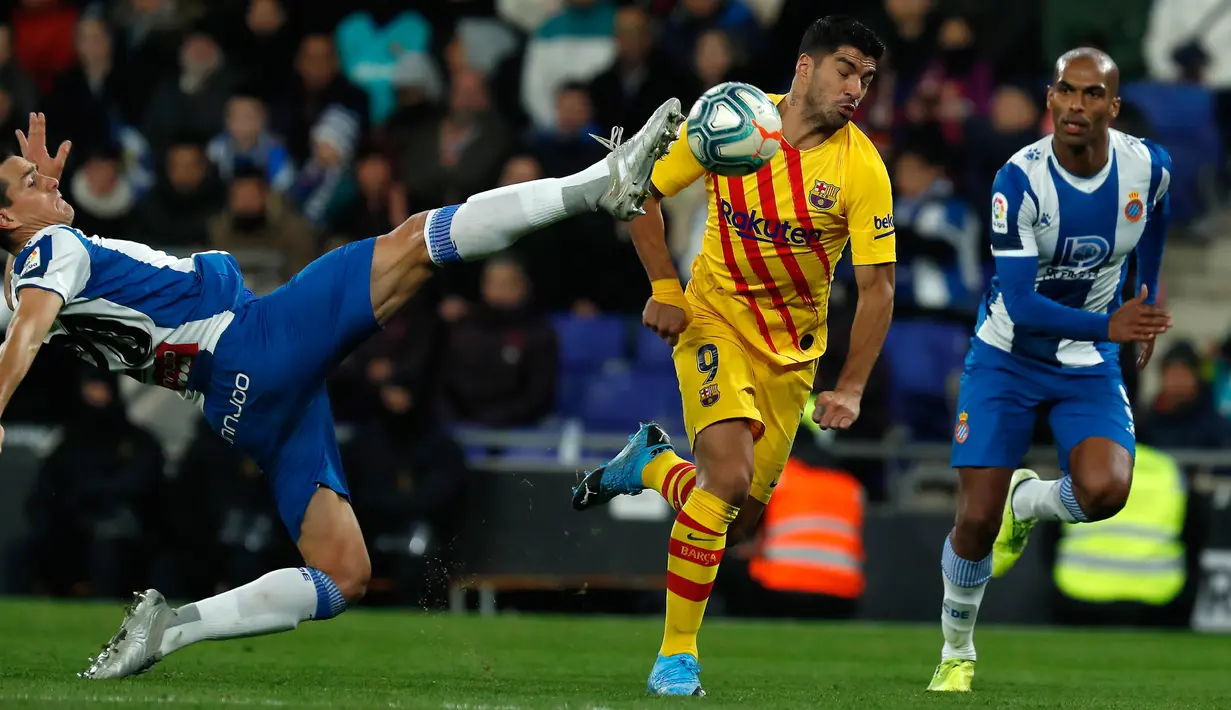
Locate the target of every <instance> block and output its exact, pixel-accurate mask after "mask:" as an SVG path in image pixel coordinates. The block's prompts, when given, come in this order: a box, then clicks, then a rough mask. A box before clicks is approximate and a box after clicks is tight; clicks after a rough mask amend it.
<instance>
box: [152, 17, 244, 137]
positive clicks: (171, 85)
mask: <svg viewBox="0 0 1231 710" xmlns="http://www.w3.org/2000/svg"><path fill="white" fill-rule="evenodd" d="M179 69H180V71H179V74H178V75H177V76H172V77H168V78H167V79H165V80H164V81H163V82H162V85H161V86H160V87H159V88H158V90H157V91H156V92H155V93H154V96H153V98H151V99H150V106H149V108H148V109H146V111H145V120H144V122H143V124H142V133H144V134H145V137H146V139H147V140H149V142H150V146H151V147H152V148H153V149H154V152H155V153H156V154H157V153H162V152H163V151H165V150H166V149H167V147H168V146H170V144H171V142H172V141H173V140H174V137H175V136H177V135H181V134H183V133H185V132H189V133H193V134H195V135H202V136H214V135H217V134H218V133H220V132H221V131H222V129H223V125H224V124H223V113H224V111H225V109H226V103H227V98H228V97H230V96H231V94H232V93H233V92H234V90H235V87H236V85H237V82H238V79H239V77H238V75H237V74H236V70H235V69H234V68H233V67H230V66H228V65H227V63H226V59H225V57H223V55H222V50H221V49H220V48H219V47H218V42H217V40H215V39H214V37H213V36H212V35H211V34H210V33H209V32H207V31H205V30H204V29H198V30H195V31H193V32H191V33H189V34H188V36H187V37H185V38H184V42H183V43H182V44H181V45H180V53H179Z"/></svg>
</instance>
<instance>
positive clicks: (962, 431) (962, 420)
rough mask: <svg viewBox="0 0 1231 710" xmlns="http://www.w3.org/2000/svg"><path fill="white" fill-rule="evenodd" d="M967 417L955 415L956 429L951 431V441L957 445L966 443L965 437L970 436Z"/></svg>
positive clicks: (963, 414)
mask: <svg viewBox="0 0 1231 710" xmlns="http://www.w3.org/2000/svg"><path fill="white" fill-rule="evenodd" d="M968 418H969V417H968V415H967V414H966V412H962V413H961V414H959V415H957V428H956V429H954V430H953V440H954V441H956V442H957V443H959V444H962V443H965V442H966V437H968V436H970V424H969V423H967V421H966V420H967V419H968Z"/></svg>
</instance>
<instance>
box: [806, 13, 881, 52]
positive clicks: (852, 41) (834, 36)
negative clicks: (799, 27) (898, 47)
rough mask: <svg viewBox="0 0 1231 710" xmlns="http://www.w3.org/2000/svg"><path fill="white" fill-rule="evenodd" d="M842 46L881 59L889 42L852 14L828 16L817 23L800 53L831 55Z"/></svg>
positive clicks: (812, 26) (809, 31)
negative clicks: (886, 42)
mask: <svg viewBox="0 0 1231 710" xmlns="http://www.w3.org/2000/svg"><path fill="white" fill-rule="evenodd" d="M838 47H854V48H855V49H857V50H859V51H860V52H862V53H863V54H866V55H867V56H869V57H871V58H873V59H880V58H881V56H883V55H884V54H885V42H884V40H882V39H881V38H880V37H877V36H876V33H875V32H873V31H872V30H871V29H870V28H869V27H868V26H867V25H865V24H863V23H862V22H860V21H859V20H856V19H855V18H853V17H850V16H849V15H827V16H825V17H822V18H821V19H819V20H817V21H816V22H813V23H812V25H811V26H810V27H808V31H807V32H804V39H803V41H802V42H800V43H799V53H800V54H807V55H808V56H810V57H812V58H814V59H815V58H816V57H817V56H818V55H822V54H830V53H832V52H834V51H836V50H837V49H838Z"/></svg>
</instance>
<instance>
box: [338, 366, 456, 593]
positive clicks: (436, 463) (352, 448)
mask: <svg viewBox="0 0 1231 710" xmlns="http://www.w3.org/2000/svg"><path fill="white" fill-rule="evenodd" d="M379 362H380V361H378V360H377V361H371V363H372V364H371V365H370V367H369V369H371V368H372V367H373V366H376V365H378V364H379ZM401 374H405V373H401ZM373 411H374V412H375V417H374V418H373V419H371V420H370V421H369V422H368V423H367V424H366V425H365V426H362V427H360V428H359V429H358V432H357V435H356V437H355V438H354V439H353V440H352V441H351V442H349V443H348V444H347V445H345V446H344V447H343V448H342V459H343V465H344V466H346V469H347V471H348V473H349V476H350V479H351V481H352V485H351V489H352V493H353V496H354V500H355V501H356V504H355V505H356V512H357V514H358V515H361V516H363V521H364V523H363V529H364V536H365V539H366V540H367V543H368V548H369V549H370V550H371V551H372V554H373V556H374V557H375V558H376V560H375V562H374V565H373V567H374V568H375V569H383V570H389V572H388V574H389V576H390V577H392V578H393V581H394V588H395V589H396V597H395V601H397V602H399V603H402V604H408V605H415V606H420V605H424V604H425V603H428V601H427V599H426V597H427V596H428V595H429V589H430V587H432V586H435V587H436V590H437V593H439V590H440V589H441V588H442V587H443V586H444V585H443V584H442V582H443V581H444V579H445V575H444V574H443V572H444V571H445V570H447V569H448V567H449V566H450V563H451V562H452V558H453V555H454V553H453V550H452V544H451V543H452V540H453V538H454V537H455V535H456V534H457V532H458V527H457V525H458V521H460V520H461V519H462V514H463V512H464V510H465V508H464V503H465V498H464V494H465V491H466V487H467V484H468V477H469V476H468V471H467V468H466V458H465V454H464V452H463V451H462V449H461V447H460V446H458V444H457V443H456V442H455V441H454V440H453V439H452V437H451V436H450V435H449V433H448V431H447V430H446V429H445V427H444V426H442V424H441V423H440V422H439V421H438V420H437V419H436V417H434V416H433V414H432V411H431V406H430V399H428V400H423V399H420V398H418V397H417V396H416V395H415V394H413V391H412V389H411V388H410V387H409V386H403V385H395V384H386V385H385V386H383V387H382V388H381V394H380V400H379V405H378V406H377V408H376V409H375V410H373Z"/></svg>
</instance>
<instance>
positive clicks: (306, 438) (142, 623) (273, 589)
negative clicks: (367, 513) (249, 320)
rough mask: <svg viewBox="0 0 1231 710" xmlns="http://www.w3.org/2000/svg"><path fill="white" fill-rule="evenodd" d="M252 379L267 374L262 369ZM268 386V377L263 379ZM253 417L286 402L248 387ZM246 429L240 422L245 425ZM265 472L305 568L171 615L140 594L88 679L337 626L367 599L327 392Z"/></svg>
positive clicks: (161, 603) (264, 464) (150, 595)
mask: <svg viewBox="0 0 1231 710" xmlns="http://www.w3.org/2000/svg"><path fill="white" fill-rule="evenodd" d="M254 373H255V374H254V375H253V378H254V379H255V378H259V377H260V375H262V374H264V373H261V372H260V371H259V370H254ZM262 379H263V378H262ZM249 392H251V393H252V394H253V400H245V402H246V403H248V402H251V404H252V407H253V408H252V409H250V410H248V412H246V413H247V414H250V415H257V416H260V415H262V414H265V415H268V418H269V419H271V420H276V419H277V417H276V410H274V409H273V408H274V407H277V405H278V404H279V403H278V402H271V401H270V398H265V401H264V402H261V401H259V400H260V399H262V395H264V394H266V393H264V392H262V391H260V390H259V389H256V388H255V387H250V388H249ZM241 420H242V417H241ZM253 455H255V456H258V462H259V463H260V465H261V468H262V469H263V470H264V471H265V472H266V474H267V475H268V477H269V479H270V483H271V485H272V487H273V489H274V498H275V501H276V503H277V506H278V511H279V513H280V514H281V517H282V520H283V523H284V524H285V525H286V527H287V530H288V531H289V532H290V533H291V536H292V538H293V539H295V540H296V543H297V544H298V546H299V550H300V552H301V554H302V555H303V558H304V566H303V567H298V568H286V569H280V570H275V571H273V572H270V573H268V574H266V575H264V576H262V577H260V578H259V579H256V580H255V581H252V582H249V583H248V584H245V585H243V586H241V587H237V588H235V589H231V590H228V591H226V592H223V593H222V594H218V595H216V596H213V597H210V598H208V599H203V600H201V601H198V602H195V603H192V604H187V605H185V606H182V607H179V608H178V609H172V608H171V607H170V606H168V605H167V602H166V600H165V599H164V598H163V596H162V595H161V594H159V593H158V591H157V590H153V589H150V590H146V591H145V592H141V593H138V594H137V595H136V599H135V601H134V604H133V605H132V606H131V607H130V608H129V610H128V612H127V613H126V615H125V619H124V622H123V624H122V625H121V627H120V631H119V632H118V633H117V634H116V636H115V637H113V638H112V640H111V642H110V643H108V644H107V646H106V647H104V650H103V652H102V653H101V654H99V656H98V658H96V659H92V661H91V665H90V668H89V669H87V670H86V671H85V672H84V673H82V674H81V675H82V677H84V678H90V679H95V680H103V679H113V678H124V677H127V676H130V675H135V674H137V673H141V672H144V671H146V670H149V669H150V668H151V667H153V666H154V665H155V664H157V663H158V662H159V661H161V660H162V659H163V658H164V657H166V656H167V655H169V654H171V653H174V652H176V651H178V650H180V649H182V648H185V647H187V646H190V645H192V644H194V643H197V642H199V641H208V640H220V639H231V638H241V637H247V636H260V635H264V634H271V633H278V632H282V631H290V630H292V629H294V628H296V627H297V626H298V625H299V624H300V622H303V621H313V620H314V621H323V620H325V619H331V618H333V617H335V616H337V615H338V614H341V613H342V612H343V611H345V610H346V607H347V605H349V604H354V603H356V602H358V601H359V600H360V599H362V598H363V595H364V592H365V591H366V589H367V583H368V578H369V577H370V575H371V565H370V563H369V561H368V553H367V549H366V547H365V545H364V541H363V534H362V532H361V531H360V529H359V523H358V521H357V520H356V519H355V515H354V513H353V512H352V510H351V506H350V503H349V501H348V499H347V496H348V490H347V485H346V479H345V476H344V475H343V473H342V467H341V457H340V456H339V454H338V445H337V440H336V439H335V437H334V425H333V418H332V415H331V412H330V407H329V399H328V397H327V396H326V394H325V392H324V390H323V389H321V390H319V391H318V392H317V393H316V395H315V396H314V397H312V398H311V400H310V402H309V403H308V404H307V406H306V407H305V408H303V414H302V416H301V418H300V419H299V421H298V422H297V424H296V426H295V427H294V428H293V429H292V430H291V432H290V434H289V435H288V436H287V437H286V438H285V439H284V440H283V441H282V443H281V446H279V447H277V449H276V450H275V451H274V453H273V457H274V458H272V459H263V458H261V457H260V456H261V454H260V452H258V451H255V450H253Z"/></svg>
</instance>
